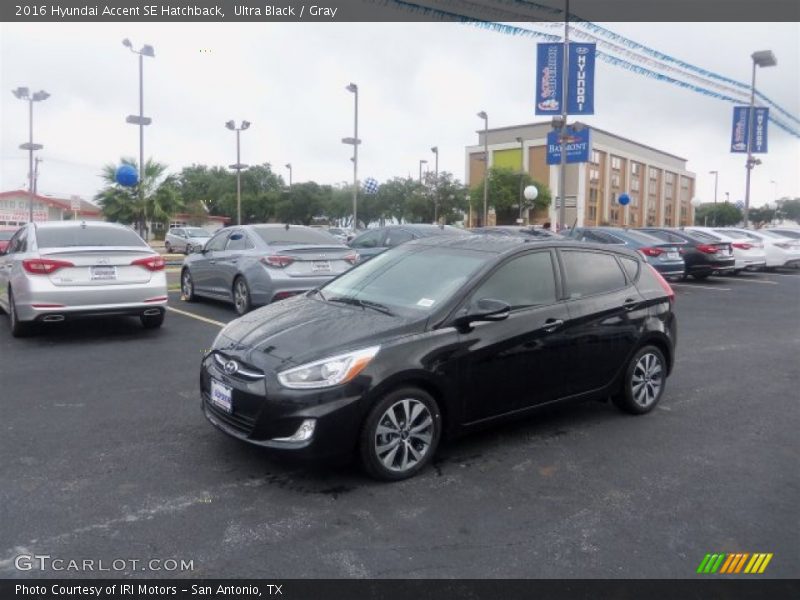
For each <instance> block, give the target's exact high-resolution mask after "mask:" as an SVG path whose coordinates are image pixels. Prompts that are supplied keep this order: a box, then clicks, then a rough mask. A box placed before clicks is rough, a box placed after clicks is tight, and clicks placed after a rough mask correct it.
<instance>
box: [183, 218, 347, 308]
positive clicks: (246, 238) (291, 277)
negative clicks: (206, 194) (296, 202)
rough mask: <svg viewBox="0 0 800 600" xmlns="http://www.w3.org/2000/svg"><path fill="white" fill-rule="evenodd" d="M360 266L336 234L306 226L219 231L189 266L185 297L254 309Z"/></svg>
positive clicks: (185, 266)
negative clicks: (357, 265) (204, 298)
mask: <svg viewBox="0 0 800 600" xmlns="http://www.w3.org/2000/svg"><path fill="white" fill-rule="evenodd" d="M356 262H358V254H357V253H356V252H354V251H353V250H351V249H350V248H348V247H347V246H345V245H344V244H342V243H341V242H340V241H339V240H337V239H336V238H335V237H333V236H332V235H331V234H329V233H327V232H326V231H322V230H320V229H315V228H311V227H304V226H302V225H280V224H268V225H243V226H236V227H228V228H226V229H223V230H221V231H219V232H217V233H216V234H215V235H214V237H212V238H211V239H210V240H209V241H208V242H207V243H206V245H205V246H204V247H203V248H202V249H201V250H199V251H196V252H195V253H194V254H190V255H189V256H187V257H186V258H185V259H184V261H183V267H182V269H181V292H182V293H183V297H184V299H185V300H186V301H188V302H192V301H194V300H195V299H196V298H197V297H198V296H205V297H207V298H215V299H218V300H224V301H227V302H232V303H233V305H234V307H235V308H236V312H237V313H238V314H240V315H243V314H245V313H246V312H248V311H249V310H250V309H251V308H253V307H254V306H260V305H264V304H269V303H270V302H275V301H276V300H282V299H284V298H288V297H289V296H294V295H295V294H300V293H303V292H306V291H308V290H311V289H314V288H316V287H318V286H320V285H322V284H323V283H325V282H327V281H329V280H330V279H332V278H333V277H335V276H337V275H339V274H341V273H344V272H345V271H347V270H348V269H349V268H350V267H352V266H353V265H354V264H356Z"/></svg>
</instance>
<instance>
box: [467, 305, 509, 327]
mask: <svg viewBox="0 0 800 600" xmlns="http://www.w3.org/2000/svg"><path fill="white" fill-rule="evenodd" d="M510 314H511V306H510V305H509V304H508V302H503V301H502V300H495V299H494V298H481V299H480V300H478V302H477V303H476V304H475V308H472V307H470V308H469V309H468V312H467V314H464V315H461V316H459V317H456V319H455V321H454V325H455V326H456V327H457V328H459V329H467V328H469V326H470V325H471V324H472V323H476V322H481V321H502V320H504V319H507V318H508V316H509V315H510Z"/></svg>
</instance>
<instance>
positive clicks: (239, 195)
mask: <svg viewBox="0 0 800 600" xmlns="http://www.w3.org/2000/svg"><path fill="white" fill-rule="evenodd" d="M225 127H227V128H228V129H230V130H231V131H235V132H236V164H235V165H228V166H229V167H230V168H231V169H235V170H236V224H237V225H241V224H242V169H246V168H247V165H243V164H242V160H241V145H240V143H239V134H240V133H241V132H242V131H244V130H245V129H248V128H249V127H250V121H242V124H241V126H239V127H236V123H234V122H233V121H228V122H227V123H225Z"/></svg>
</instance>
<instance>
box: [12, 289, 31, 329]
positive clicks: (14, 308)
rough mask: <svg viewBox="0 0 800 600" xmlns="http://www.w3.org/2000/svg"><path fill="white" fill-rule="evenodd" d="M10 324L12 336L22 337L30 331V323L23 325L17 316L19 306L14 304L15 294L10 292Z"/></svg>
mask: <svg viewBox="0 0 800 600" xmlns="http://www.w3.org/2000/svg"><path fill="white" fill-rule="evenodd" d="M8 324H9V325H10V326H11V335H12V336H14V337H22V336H24V335H25V334H26V333H28V331H29V325H30V324H29V323H23V322H21V321H20V320H19V315H17V305H16V303H15V302H14V294H13V293H12V292H11V290H10V289H9V290H8Z"/></svg>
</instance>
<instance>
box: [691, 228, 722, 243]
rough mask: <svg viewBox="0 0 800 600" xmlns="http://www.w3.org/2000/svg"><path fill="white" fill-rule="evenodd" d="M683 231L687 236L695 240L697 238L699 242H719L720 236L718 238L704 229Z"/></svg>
mask: <svg viewBox="0 0 800 600" xmlns="http://www.w3.org/2000/svg"><path fill="white" fill-rule="evenodd" d="M684 233H685V234H686V235H688V236H689V237H691V238H693V239H695V240H698V241H700V242H712V243H713V242H719V241H720V238H718V237H716V236H713V235H711V234H709V233H706V232H705V231H697V230H694V229H692V230H691V231H685V232H684Z"/></svg>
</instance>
